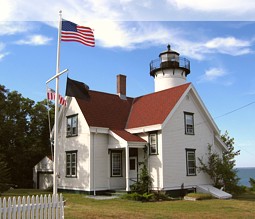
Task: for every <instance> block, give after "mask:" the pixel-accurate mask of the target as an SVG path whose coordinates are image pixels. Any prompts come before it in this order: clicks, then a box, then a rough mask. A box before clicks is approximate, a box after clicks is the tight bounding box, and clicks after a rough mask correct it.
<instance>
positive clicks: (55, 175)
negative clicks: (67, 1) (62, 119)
mask: <svg viewBox="0 0 255 219" xmlns="http://www.w3.org/2000/svg"><path fill="white" fill-rule="evenodd" d="M61 29H62V11H59V26H58V45H57V65H56V97H55V121H54V123H55V126H54V127H55V129H54V157H53V158H54V166H53V194H54V195H56V194H57V193H58V185H57V184H58V101H59V68H60V41H61Z"/></svg>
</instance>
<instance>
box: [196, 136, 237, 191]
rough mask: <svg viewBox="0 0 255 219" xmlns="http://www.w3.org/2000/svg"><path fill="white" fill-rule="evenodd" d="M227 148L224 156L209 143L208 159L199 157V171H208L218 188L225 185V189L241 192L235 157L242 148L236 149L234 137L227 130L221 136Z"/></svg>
mask: <svg viewBox="0 0 255 219" xmlns="http://www.w3.org/2000/svg"><path fill="white" fill-rule="evenodd" d="M221 139H222V141H223V142H224V143H225V145H226V147H227V150H226V151H225V152H223V154H222V157H221V156H220V155H219V154H217V153H216V152H213V151H212V145H208V154H207V156H208V161H207V162H204V161H203V158H198V161H199V164H200V166H199V167H198V170H199V171H203V172H205V173H207V174H208V175H209V176H210V178H211V179H212V181H213V184H214V186H215V187H217V188H221V187H223V186H224V188H225V190H226V191H227V192H230V193H239V192H241V187H239V186H238V182H239V180H240V179H239V178H238V176H237V170H236V169H235V168H234V167H235V157H236V156H238V155H239V154H240V150H238V151H235V150H234V138H230V137H229V135H228V132H227V131H226V132H225V134H224V135H222V136H221Z"/></svg>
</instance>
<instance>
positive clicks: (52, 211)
mask: <svg viewBox="0 0 255 219" xmlns="http://www.w3.org/2000/svg"><path fill="white" fill-rule="evenodd" d="M34 218H36V219H62V218H64V204H63V196H62V194H60V195H58V194H57V195H48V196H46V195H44V196H43V195H41V196H40V197H39V196H38V195H37V196H32V197H30V196H27V197H25V196H23V197H22V198H21V197H13V198H12V199H11V198H10V197H9V198H8V199H7V198H0V219H34Z"/></svg>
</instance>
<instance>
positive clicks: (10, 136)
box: [0, 85, 53, 187]
mask: <svg viewBox="0 0 255 219" xmlns="http://www.w3.org/2000/svg"><path fill="white" fill-rule="evenodd" d="M51 107H52V106H51ZM52 121H53V120H52ZM0 154H1V155H3V156H4V157H6V158H8V159H6V162H7V166H8V167H9V168H10V175H11V181H12V183H13V184H17V185H18V186H19V187H31V186H32V168H33V166H34V165H35V164H36V163H37V162H38V161H39V160H40V159H41V158H42V157H43V156H45V155H47V154H50V142H49V126H48V117H47V105H46V101H42V102H38V103H35V102H34V101H33V100H31V99H29V98H24V97H23V96H22V95H21V94H20V93H18V92H17V91H12V92H10V91H9V90H8V89H6V88H5V87H4V86H3V85H0Z"/></svg>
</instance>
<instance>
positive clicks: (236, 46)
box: [205, 37, 252, 56]
mask: <svg viewBox="0 0 255 219" xmlns="http://www.w3.org/2000/svg"><path fill="white" fill-rule="evenodd" d="M250 46H251V41H247V40H239V39H236V38H235V37H226V38H223V37H217V38H214V39H212V40H209V41H207V42H206V43H205V47H206V48H208V49H209V50H212V51H214V50H215V51H216V52H219V53H224V54H229V55H233V56H238V55H244V54H249V53H251V52H252V51H251V50H250V48H249V47H250Z"/></svg>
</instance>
